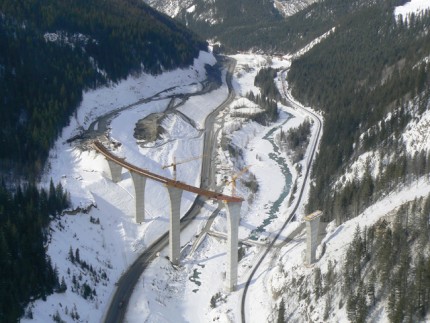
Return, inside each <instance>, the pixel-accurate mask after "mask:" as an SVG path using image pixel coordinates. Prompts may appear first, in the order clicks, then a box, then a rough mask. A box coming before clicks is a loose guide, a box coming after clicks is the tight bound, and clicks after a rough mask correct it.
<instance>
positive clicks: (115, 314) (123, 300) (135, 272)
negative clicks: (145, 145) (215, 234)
mask: <svg viewBox="0 0 430 323" xmlns="http://www.w3.org/2000/svg"><path fill="white" fill-rule="evenodd" d="M221 59H222V60H223V64H224V65H225V66H227V74H226V82H227V86H228V91H229V94H228V96H227V98H226V99H225V100H224V102H223V103H222V104H221V105H220V106H218V107H217V108H216V109H215V110H214V111H212V112H211V113H210V114H209V115H208V117H207V118H206V120H205V133H204V144H203V159H202V168H201V188H206V189H208V190H209V189H211V190H213V189H214V188H215V167H214V165H212V161H213V160H214V156H215V149H216V137H215V134H216V133H215V130H214V124H215V118H216V116H217V115H218V113H219V112H220V111H221V110H223V109H224V108H225V107H227V106H228V105H229V104H230V103H231V102H232V101H233V99H234V97H235V95H236V94H235V92H234V89H233V86H232V76H233V71H234V68H235V66H236V61H235V60H233V59H231V58H221ZM116 113H118V111H117V112H116ZM206 200H207V197H204V196H201V195H198V196H197V198H196V199H195V201H194V203H193V204H192V206H191V207H190V209H189V210H188V212H187V213H186V214H185V215H184V216H183V217H182V219H181V230H182V229H183V228H185V227H186V226H187V225H188V224H189V223H190V222H191V221H192V220H193V219H194V218H195V217H196V216H197V215H198V214H199V212H200V209H201V208H202V206H203V205H204V203H205V201H206ZM168 239H169V232H166V233H165V234H163V235H162V236H161V237H160V238H158V239H157V240H156V241H155V242H154V243H153V244H152V245H150V246H149V247H148V248H147V249H146V250H145V251H144V252H143V253H142V254H141V255H140V256H139V257H138V258H137V259H136V260H135V261H134V263H133V264H132V265H131V266H130V267H129V268H128V269H127V271H126V272H125V273H124V274H123V275H122V276H121V278H120V279H119V280H118V282H117V288H116V290H115V293H114V294H113V296H112V298H111V302H110V304H109V307H108V309H107V311H106V313H105V316H104V322H106V323H118V322H123V321H124V318H125V314H126V311H127V305H128V302H129V300H130V297H131V295H132V293H133V290H134V287H135V285H136V284H137V282H138V280H139V277H140V276H141V275H142V273H143V272H144V271H145V269H146V268H147V267H148V266H149V264H150V263H151V261H152V260H153V259H154V258H155V257H156V256H157V253H158V252H159V251H161V250H162V249H164V248H165V247H166V246H167V245H168V242H169V241H168Z"/></svg>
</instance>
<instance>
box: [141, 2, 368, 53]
mask: <svg viewBox="0 0 430 323" xmlns="http://www.w3.org/2000/svg"><path fill="white" fill-rule="evenodd" d="M145 2H147V3H149V4H150V5H151V6H153V7H154V8H157V9H158V10H160V11H162V12H165V13H166V14H169V15H170V16H172V17H175V19H177V20H179V21H181V22H183V23H184V24H186V25H187V27H189V28H190V29H191V30H194V31H195V32H196V33H198V34H199V35H201V36H202V37H204V38H206V39H210V40H212V41H214V42H217V41H218V42H220V43H221V44H222V47H223V48H224V50H226V51H227V52H234V51H236V50H239V51H246V50H255V51H259V50H260V51H261V50H262V51H264V52H266V53H268V52H272V53H281V52H284V53H285V52H287V51H295V50H297V49H300V48H302V47H303V46H305V45H306V44H308V43H309V42H311V41H312V40H314V39H315V38H317V37H318V36H320V35H322V34H324V33H325V32H327V31H329V30H330V29H331V28H332V27H334V26H336V24H337V23H338V22H339V21H341V20H342V19H344V17H346V16H348V15H349V14H350V13H351V12H354V11H355V10H356V9H357V8H359V7H361V6H363V5H365V4H366V3H368V2H372V1H370V0H365V1H342V0H325V1H303V0H293V1H259V0H251V1H250V0H238V1H229V0H217V1H207V0H187V1H181V2H180V3H179V2H177V1H175V0H145ZM285 10H287V11H289V12H291V13H293V12H295V14H293V15H287V16H285Z"/></svg>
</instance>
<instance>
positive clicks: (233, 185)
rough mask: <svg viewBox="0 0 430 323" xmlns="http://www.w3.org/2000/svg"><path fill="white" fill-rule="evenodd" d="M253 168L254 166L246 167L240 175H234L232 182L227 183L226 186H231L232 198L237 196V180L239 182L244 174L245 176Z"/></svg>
mask: <svg viewBox="0 0 430 323" xmlns="http://www.w3.org/2000/svg"><path fill="white" fill-rule="evenodd" d="M251 166H252V165H248V166H246V167H245V168H243V169H242V170H241V171H240V172H238V173H236V174H234V175H233V176H232V177H231V180H229V181H227V182H226V184H227V185H229V184H231V196H235V194H236V180H237V179H238V178H239V177H240V176H242V175H243V174H245V173H246V172H247V171H248V169H249V168H250V167H251Z"/></svg>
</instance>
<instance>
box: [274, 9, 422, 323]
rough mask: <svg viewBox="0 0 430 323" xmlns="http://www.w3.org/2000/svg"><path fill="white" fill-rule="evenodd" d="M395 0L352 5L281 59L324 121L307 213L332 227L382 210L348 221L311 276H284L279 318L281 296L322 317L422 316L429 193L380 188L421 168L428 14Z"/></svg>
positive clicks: (399, 186)
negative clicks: (305, 47) (404, 12)
mask: <svg viewBox="0 0 430 323" xmlns="http://www.w3.org/2000/svg"><path fill="white" fill-rule="evenodd" d="M345 2H351V3H352V1H345ZM401 3H404V1H398V2H392V3H388V2H386V1H378V2H375V3H368V4H367V5H365V6H362V7H361V8H359V9H358V10H356V11H354V12H353V13H352V14H351V15H350V16H349V17H345V18H346V19H343V20H342V21H339V23H338V24H337V26H336V30H335V32H333V33H332V34H331V35H330V36H329V37H327V38H326V39H325V40H324V41H322V42H321V43H319V44H318V45H317V46H315V47H313V48H312V49H311V50H310V51H309V52H307V53H306V54H305V55H303V56H302V57H300V58H298V59H297V60H295V61H293V63H292V66H291V69H290V72H289V74H288V82H289V84H290V86H291V87H292V93H293V95H294V96H295V97H296V98H298V99H299V100H301V101H302V102H304V103H305V104H307V105H310V106H312V107H314V108H316V109H319V110H321V111H322V112H323V115H324V122H325V123H324V133H323V136H322V140H321V150H320V152H319V154H318V156H317V158H316V161H315V164H314V167H313V172H312V180H313V185H312V186H311V191H310V198H309V202H308V206H307V210H308V211H313V210H315V209H322V210H324V216H323V220H324V221H327V222H329V221H334V223H335V224H336V225H337V226H338V227H337V229H336V230H338V231H342V229H345V226H346V227H347V226H348V225H349V224H348V223H349V222H351V221H354V220H352V219H354V218H355V217H356V216H358V215H363V213H362V212H363V211H365V210H368V211H367V213H366V214H367V215H368V218H369V219H371V218H372V216H373V214H372V211H370V210H373V212H376V210H377V209H375V207H374V206H375V205H376V203H380V202H381V201H382V202H383V201H384V199H385V200H386V202H385V204H382V205H385V207H382V208H386V210H385V213H383V214H385V215H384V217H383V218H381V219H380V220H378V219H379V217H380V216H381V215H379V217H378V216H376V217H375V216H373V217H374V219H373V220H372V221H370V222H371V224H370V225H369V226H367V227H365V226H364V225H363V224H361V223H360V222H361V221H362V220H361V219H362V218H363V217H362V216H360V217H359V218H357V221H355V222H354V223H357V227H356V230H355V234H354V237H353V238H352V235H351V238H352V240H350V241H347V242H348V243H350V244H349V246H348V244H347V245H346V246H348V247H347V250H346V252H345V253H344V257H339V255H337V257H333V256H330V252H333V251H329V255H327V253H326V254H324V256H323V258H322V259H321V260H320V262H319V263H317V264H316V266H315V268H313V270H312V272H313V273H312V275H308V276H300V274H298V275H296V274H294V275H293V277H290V280H289V282H293V283H292V284H293V285H289V287H288V288H286V289H284V290H285V293H284V294H283V295H282V301H281V303H282V305H281V307H280V311H279V316H278V318H279V322H283V321H284V319H285V315H289V314H291V315H292V317H290V318H291V319H294V318H297V317H300V315H298V316H295V315H297V313H294V311H295V310H294V309H293V308H291V306H290V305H289V303H291V302H293V303H294V304H295V306H296V307H297V305H296V304H297V302H299V303H301V302H303V304H306V308H307V309H308V310H307V311H306V312H307V314H306V315H311V316H312V315H313V316H312V317H314V318H316V317H318V319H322V320H323V321H337V320H339V319H340V317H342V318H344V319H346V318H347V319H348V320H349V321H350V322H367V321H378V320H381V319H382V318H384V320H388V321H390V322H422V321H428V318H429V300H430V276H429V272H430V271H429V269H430V267H429V266H430V244H429V237H430V236H429V225H430V197H429V196H426V195H423V197H421V198H416V199H415V200H412V201H411V202H407V203H403V204H401V203H400V204H399V205H398V206H397V207H393V208H391V207H390V205H392V204H395V202H397V201H395V198H394V199H393V200H392V199H390V198H389V197H388V196H389V194H398V195H397V196H398V197H401V196H402V195H401V194H402V192H403V191H404V190H406V189H407V188H409V189H412V188H411V187H415V186H417V185H418V183H420V182H424V183H427V185H428V179H429V176H430V149H429V148H430V147H429V140H428V136H429V133H430V73H429V72H430V34H429V27H430V11H429V10H427V11H425V12H422V13H420V14H419V15H414V14H411V15H409V16H408V17H399V16H396V15H395V14H394V7H395V5H399V4H401ZM411 183H414V184H413V186H411ZM369 206H372V208H371V209H368V207H369ZM382 211H383V210H382ZM363 219H365V217H364V218H363ZM348 220H351V221H348ZM377 220H378V221H377ZM347 221H348V222H347ZM345 222H347V223H345ZM374 222H376V223H374ZM344 225H345V226H344ZM361 225H362V226H361ZM334 235H336V234H334ZM325 247H326V246H325V245H324V246H323V250H324V248H325ZM337 248H338V249H342V247H341V246H338V247H337ZM337 248H336V250H337ZM322 252H323V253H324V252H325V251H322ZM327 259H329V260H327ZM297 295H298V296H297ZM287 302H288V303H287ZM286 308H287V309H286ZM339 313H345V314H339ZM302 317H303V316H302ZM307 317H309V316H307Z"/></svg>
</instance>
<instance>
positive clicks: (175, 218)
mask: <svg viewBox="0 0 430 323" xmlns="http://www.w3.org/2000/svg"><path fill="white" fill-rule="evenodd" d="M167 190H168V192H169V197H170V229H169V257H170V261H171V262H172V263H173V264H174V265H177V264H178V263H179V256H180V248H181V239H180V234H181V227H180V220H181V198H182V192H183V190H181V189H179V188H176V187H171V186H167Z"/></svg>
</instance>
